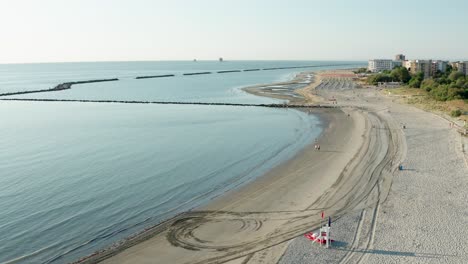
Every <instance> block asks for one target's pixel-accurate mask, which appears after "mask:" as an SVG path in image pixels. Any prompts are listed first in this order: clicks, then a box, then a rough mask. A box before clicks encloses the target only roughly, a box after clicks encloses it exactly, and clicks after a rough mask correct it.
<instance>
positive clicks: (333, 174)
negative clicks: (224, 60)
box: [81, 71, 468, 264]
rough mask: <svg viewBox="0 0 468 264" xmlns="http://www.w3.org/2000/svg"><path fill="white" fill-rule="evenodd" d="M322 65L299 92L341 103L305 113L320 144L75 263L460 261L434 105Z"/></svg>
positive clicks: (457, 224) (449, 163) (442, 131)
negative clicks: (327, 223)
mask: <svg viewBox="0 0 468 264" xmlns="http://www.w3.org/2000/svg"><path fill="white" fill-rule="evenodd" d="M343 73H344V74H343ZM322 74H323V73H321V74H319V75H318V76H317V75H316V76H314V77H313V78H314V81H313V82H312V83H311V84H310V85H308V86H307V87H304V88H301V89H300V90H298V92H297V94H304V95H306V96H304V97H303V99H302V100H303V101H302V103H304V102H305V103H320V104H322V105H323V104H328V105H335V104H337V105H339V106H340V107H339V108H331V109H330V108H328V109H315V110H311V114H316V115H318V116H320V117H321V119H322V121H323V124H324V132H323V133H322V136H321V137H320V138H318V139H317V141H318V143H319V144H320V145H321V150H320V151H317V150H315V149H314V146H313V144H311V145H310V146H308V147H306V148H305V149H304V150H302V151H301V152H300V153H298V154H297V155H296V156H295V157H294V158H292V159H291V160H289V161H287V162H285V163H283V164H281V165H279V166H278V167H276V168H274V169H273V170H271V171H270V172H268V173H267V174H266V175H264V176H262V177H260V178H258V179H257V180H255V181H254V182H253V183H251V184H248V185H246V186H244V187H241V188H239V189H237V190H235V191H231V192H229V193H227V194H226V195H223V196H222V197H219V198H218V199H215V200H214V201H212V202H211V203H209V204H208V205H206V206H205V207H203V208H197V209H196V210H193V211H191V212H187V213H185V214H182V215H179V216H177V217H175V218H173V219H171V220H169V221H167V222H165V223H164V224H162V225H159V226H156V227H154V228H152V229H150V230H146V231H145V232H143V233H141V234H139V235H137V236H135V237H132V238H129V239H127V240H126V241H123V242H122V243H120V244H117V245H115V246H114V247H113V248H111V249H107V250H105V251H103V252H100V253H98V254H95V255H93V256H91V257H88V258H86V259H84V260H82V261H81V263H96V262H100V261H102V262H103V263H233V264H234V263H323V262H327V263H395V262H410V263H414V262H417V263H420V262H421V263H440V261H441V260H442V261H446V262H450V263H465V262H464V260H466V259H467V256H466V253H465V251H464V249H465V248H466V243H465V242H464V239H463V237H466V235H467V234H466V233H467V232H468V231H467V230H466V229H464V228H463V226H464V225H466V223H467V221H468V220H467V218H466V216H467V215H468V212H467V209H466V206H464V205H466V201H467V199H468V196H467V191H466V190H467V188H466V187H467V186H468V179H467V178H466V175H467V174H468V172H467V167H465V166H466V165H465V160H464V158H465V157H464V156H463V153H462V151H461V147H460V146H461V145H460V144H461V143H460V142H461V139H459V136H458V134H457V133H456V132H455V131H454V130H451V129H450V128H449V126H448V122H447V121H446V120H444V119H441V118H439V117H437V116H435V115H433V114H430V113H427V112H424V111H422V110H419V109H415V108H413V107H410V106H406V105H400V104H397V103H395V102H394V100H393V99H392V98H387V97H383V96H382V95H381V94H380V93H378V92H377V91H375V90H372V89H354V85H350V82H351V81H350V78H349V76H348V77H346V76H347V75H349V72H346V71H344V72H335V73H334V74H337V76H338V77H336V78H331V77H330V76H329V74H330V73H326V74H323V75H322ZM340 75H341V76H340ZM325 80H326V81H325ZM248 91H249V92H251V93H254V94H257V95H262V96H271V95H269V94H268V93H270V92H271V91H268V90H267V91H262V90H261V87H260V89H259V87H253V88H250V90H248ZM273 97H275V96H273ZM284 98H287V96H286V97H284ZM282 99H283V98H282ZM292 101H293V102H292V103H293V104H294V103H297V102H301V101H300V100H299V99H297V97H294V100H292ZM335 102H336V103H335ZM403 125H405V126H406V128H405V129H403V128H402V126H403ZM428 142H432V144H428ZM457 144H458V145H457ZM400 164H402V165H403V166H404V168H405V169H404V170H403V171H399V170H397V168H398V166H399V165H400ZM443 175H445V177H443ZM428 183H429V184H428ZM322 211H324V212H325V214H326V215H327V216H331V217H332V218H333V223H334V224H333V228H334V230H336V231H335V232H334V234H335V236H334V239H335V240H336V242H335V244H334V245H333V247H332V249H324V248H322V247H320V246H319V245H316V244H313V243H312V242H311V241H309V240H307V239H306V238H304V236H303V234H304V233H307V232H310V231H315V230H317V228H318V227H319V226H320V224H321V218H320V213H321V212H322ZM451 220H453V221H451ZM445 234H447V235H446V236H445ZM441 236H443V238H441ZM453 238H455V240H454V239H453ZM441 244H443V245H441Z"/></svg>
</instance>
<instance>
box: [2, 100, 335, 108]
mask: <svg viewBox="0 0 468 264" xmlns="http://www.w3.org/2000/svg"><path fill="white" fill-rule="evenodd" d="M0 101H26V102H76V103H117V104H163V105H219V106H250V107H268V108H336V107H335V106H330V105H311V104H241V103H209V102H169V101H168V102H166V101H136V100H84V99H22V98H2V99H0Z"/></svg>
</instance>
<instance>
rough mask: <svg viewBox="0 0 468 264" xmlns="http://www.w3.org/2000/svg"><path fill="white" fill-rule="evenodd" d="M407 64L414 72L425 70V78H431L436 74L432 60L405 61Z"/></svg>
mask: <svg viewBox="0 0 468 264" xmlns="http://www.w3.org/2000/svg"><path fill="white" fill-rule="evenodd" d="M405 66H406V68H407V69H408V71H409V72H411V73H412V74H416V73H417V72H423V73H424V78H429V77H431V76H433V75H434V71H433V70H434V66H433V64H432V60H411V61H409V63H405Z"/></svg>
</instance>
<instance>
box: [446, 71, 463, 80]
mask: <svg viewBox="0 0 468 264" xmlns="http://www.w3.org/2000/svg"><path fill="white" fill-rule="evenodd" d="M464 77H465V75H464V74H463V73H462V72H459V71H453V72H451V73H450V75H449V76H448V78H449V80H451V81H452V82H454V81H457V80H458V79H460V78H464Z"/></svg>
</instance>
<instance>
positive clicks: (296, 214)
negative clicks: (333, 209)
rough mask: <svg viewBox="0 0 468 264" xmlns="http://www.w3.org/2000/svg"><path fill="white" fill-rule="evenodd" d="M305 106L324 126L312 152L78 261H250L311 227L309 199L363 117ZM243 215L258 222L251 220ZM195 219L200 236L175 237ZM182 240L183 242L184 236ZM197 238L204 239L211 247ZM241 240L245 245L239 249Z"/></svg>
mask: <svg viewBox="0 0 468 264" xmlns="http://www.w3.org/2000/svg"><path fill="white" fill-rule="evenodd" d="M294 81H295V80H293V81H292V82H287V84H290V83H293V82H294ZM317 83H319V82H317V81H315V82H312V83H311V84H309V85H306V86H305V87H303V88H302V90H304V91H305V90H308V89H312V88H313V87H314V86H316V85H317ZM282 84H285V83H282ZM247 92H252V91H247ZM252 93H254V94H255V92H252ZM256 95H258V94H256ZM263 96H264V95H263ZM289 98H290V97H289ZM292 99H295V100H294V102H292V103H291V104H294V103H299V102H301V100H297V98H295V97H294V98H292ZM304 101H305V100H304V99H302V102H304ZM308 103H310V101H309V102H308ZM304 111H306V110H305V109H304ZM308 111H310V113H313V114H315V115H318V116H319V117H320V119H321V120H322V122H323V123H324V124H325V128H324V130H323V131H322V134H321V136H320V137H319V138H318V140H319V142H320V144H322V146H323V147H322V151H320V152H317V151H316V150H315V149H314V148H313V146H312V143H311V144H309V145H308V146H306V147H305V148H304V149H303V150H301V151H300V152H299V153H297V154H296V155H295V156H294V157H293V158H291V159H290V160H288V161H285V162H283V163H281V164H280V165H278V166H277V167H275V168H273V169H272V170H270V171H269V172H267V173H266V174H265V175H263V176H261V177H259V178H257V179H256V180H254V181H253V182H251V183H248V184H247V185H245V186H242V187H240V188H238V189H235V190H232V191H229V192H227V193H226V194H224V195H222V196H220V197H218V198H216V199H215V200H213V201H212V202H210V203H209V204H207V205H206V206H203V207H201V208H196V209H194V210H192V211H190V212H187V213H183V214H181V215H178V216H176V217H174V218H172V219H169V220H168V221H166V222H164V223H162V224H160V225H158V226H155V227H152V228H149V229H148V230H144V231H143V232H141V233H139V234H137V235H135V236H133V237H131V238H128V239H127V240H125V241H121V242H120V243H117V244H115V245H113V246H112V247H111V248H108V249H105V250H103V251H100V252H98V253H95V254H93V255H91V256H88V257H86V258H84V259H82V260H80V261H78V262H77V263H97V262H100V261H103V263H116V262H117V263H134V262H138V263H146V262H151V261H149V260H150V259H151V260H153V262H154V259H155V257H156V256H157V257H158V262H160V263H169V262H175V263H194V262H197V261H198V262H200V263H217V262H225V261H229V260H235V259H237V260H242V259H243V260H242V261H244V260H245V261H246V259H247V258H248V259H251V260H252V261H253V262H256V261H255V258H256V255H257V254H255V252H258V251H261V250H263V249H265V248H267V249H269V248H271V247H272V246H274V245H276V244H278V243H280V244H281V243H283V242H284V241H289V240H290V239H292V238H294V237H295V236H298V235H300V234H302V233H304V232H305V231H307V230H311V229H313V228H315V227H316V226H317V219H318V215H319V211H318V210H317V209H313V208H311V205H312V204H314V203H315V202H317V201H318V200H319V198H320V197H321V195H323V194H324V192H325V190H327V189H329V188H330V187H331V186H332V185H334V184H336V181H337V180H338V179H339V178H340V176H341V174H342V171H343V170H344V168H345V167H346V166H347V164H348V162H349V161H350V160H352V159H353V158H354V157H355V153H356V152H358V151H359V149H360V148H361V146H362V144H363V143H364V142H363V141H364V139H363V138H362V137H363V134H365V130H366V126H367V123H366V120H365V118H364V117H363V116H362V114H361V113H360V112H358V111H347V113H345V112H344V111H343V110H341V109H333V108H331V109H314V110H308ZM347 114H349V115H347ZM351 142H352V143H351ZM325 175H326V176H325ZM262 214H265V215H262ZM245 218H248V219H245ZM250 218H256V219H257V220H255V221H254V223H252V222H251V221H252V220H251V219H250ZM194 219H197V221H201V222H202V223H199V224H197V225H196V229H197V232H196V233H197V235H196V236H198V235H200V236H201V238H199V237H196V236H195V235H194V230H191V231H190V234H191V236H192V237H191V238H187V234H185V235H183V236H181V235H179V234H178V233H179V232H182V233H183V232H185V230H186V229H187V228H191V227H187V225H186V224H187V223H186V222H187V221H188V222H191V221H193V220H194ZM258 219H261V220H258ZM310 219H314V221H310ZM291 221H294V222H296V224H294V225H293V226H294V227H293V228H290V227H287V228H284V230H282V229H283V228H280V227H281V226H284V225H286V224H288V225H289V223H290V222H291ZM239 223H241V224H240V226H239ZM178 225H181V226H178ZM204 225H206V227H203V226H204ZM295 225H298V226H295ZM246 231H248V232H247V233H245V232H246ZM221 234H222V235H221ZM241 234H244V235H241ZM233 236H235V237H236V238H235V239H233ZM240 236H242V237H240ZM223 237H224V238H223ZM267 238H268V239H267ZM187 239H188V240H189V241H185V240H187ZM217 239H220V241H216V240H217ZM249 240H253V241H249ZM201 241H210V243H208V244H210V245H206V243H201ZM245 243H247V245H248V246H247V248H242V245H243V244H245ZM223 244H224V245H223ZM284 244H285V243H283V251H284V249H285V247H284ZM153 247H154V248H153ZM220 247H221V248H220ZM150 248H151V250H150ZM200 252H204V253H205V254H200ZM270 253H271V252H270ZM278 253H280V254H270V255H271V259H277V258H278V257H280V256H281V255H282V251H281V250H280V251H278ZM195 260H196V261H195ZM276 261H277V260H276Z"/></svg>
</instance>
